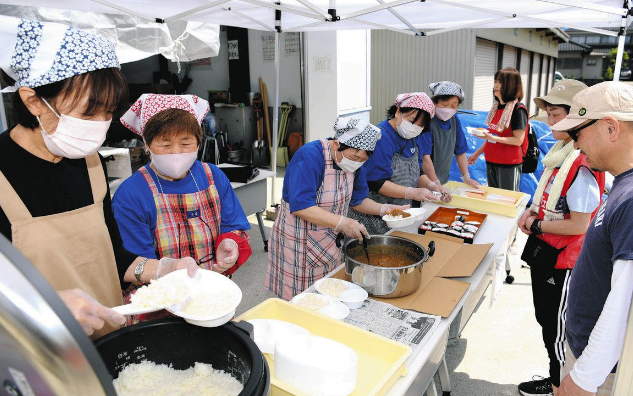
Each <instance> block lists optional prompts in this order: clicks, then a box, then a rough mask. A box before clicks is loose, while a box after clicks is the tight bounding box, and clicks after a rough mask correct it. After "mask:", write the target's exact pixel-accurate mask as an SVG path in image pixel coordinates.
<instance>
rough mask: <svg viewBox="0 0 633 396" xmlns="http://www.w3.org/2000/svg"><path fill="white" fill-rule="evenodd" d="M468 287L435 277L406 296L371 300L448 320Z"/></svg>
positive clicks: (464, 283) (467, 285)
mask: <svg viewBox="0 0 633 396" xmlns="http://www.w3.org/2000/svg"><path fill="white" fill-rule="evenodd" d="M469 286H470V283H468V282H462V281H456V280H453V279H445V278H438V277H435V278H433V279H432V280H431V281H430V282H429V283H428V284H427V285H426V287H424V288H420V289H418V290H417V291H416V292H415V293H413V294H409V295H408V296H404V297H400V298H377V297H372V298H373V299H376V300H379V301H382V302H385V303H387V304H392V305H395V306H397V307H400V308H404V309H410V310H412V311H418V312H422V313H425V314H430V315H439V316H441V317H443V318H448V317H449V316H450V315H451V312H453V309H455V306H456V305H457V303H458V302H459V300H461V299H462V297H463V296H464V293H466V290H468V287H469Z"/></svg>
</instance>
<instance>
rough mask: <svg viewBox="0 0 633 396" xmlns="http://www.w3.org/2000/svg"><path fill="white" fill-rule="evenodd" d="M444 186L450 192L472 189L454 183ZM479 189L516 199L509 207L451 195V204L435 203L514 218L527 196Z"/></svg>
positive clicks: (494, 189)
mask: <svg viewBox="0 0 633 396" xmlns="http://www.w3.org/2000/svg"><path fill="white" fill-rule="evenodd" d="M444 186H445V187H446V188H448V189H449V190H451V191H452V190H454V189H456V188H458V187H467V188H472V186H470V185H468V184H465V183H460V182H456V181H449V182H447V183H446V184H444ZM480 189H482V190H485V191H488V192H490V193H493V194H499V195H504V196H506V197H511V198H514V199H516V201H515V202H514V204H513V205H509V204H502V203H499V202H493V201H486V200H483V199H477V198H470V197H462V196H457V195H453V196H452V199H451V202H449V203H445V202H440V201H437V202H438V203H439V204H440V205H450V206H457V207H459V208H464V209H471V210H475V211H478V212H484V213H494V214H498V215H502V216H508V217H514V216H516V215H517V213H518V211H519V210H520V209H521V208H523V205H524V199H525V197H526V196H527V194H525V193H522V192H519V191H511V190H504V189H501V188H494V187H485V186H481V187H480Z"/></svg>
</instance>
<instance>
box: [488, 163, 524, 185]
mask: <svg viewBox="0 0 633 396" xmlns="http://www.w3.org/2000/svg"><path fill="white" fill-rule="evenodd" d="M522 167H523V165H522V164H518V165H509V166H499V165H496V164H492V163H489V162H487V163H486V176H487V177H488V186H490V187H495V188H503V189H505V190H512V191H519V188H520V186H521V168H522Z"/></svg>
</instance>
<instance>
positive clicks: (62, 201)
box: [0, 16, 196, 337]
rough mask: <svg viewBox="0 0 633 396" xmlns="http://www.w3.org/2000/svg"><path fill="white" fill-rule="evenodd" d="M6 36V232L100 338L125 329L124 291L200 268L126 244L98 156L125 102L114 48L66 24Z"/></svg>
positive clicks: (32, 26)
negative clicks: (9, 92) (10, 119)
mask: <svg viewBox="0 0 633 396" xmlns="http://www.w3.org/2000/svg"><path fill="white" fill-rule="evenodd" d="M0 38H1V39H2V42H3V43H5V44H6V48H14V51H2V52H1V53H0V68H1V69H2V71H3V79H4V80H5V81H6V82H7V84H8V85H13V88H15V89H16V90H17V92H16V93H14V94H13V97H12V98H11V100H12V110H13V116H14V119H15V120H16V121H17V125H15V126H14V127H13V128H11V129H9V130H8V131H6V132H5V133H3V134H0V232H1V233H2V234H3V235H4V236H5V237H7V238H8V239H10V240H11V241H12V242H13V244H14V245H15V246H16V247H17V248H18V249H19V250H20V251H21V252H22V253H23V254H24V255H25V256H26V257H27V258H28V259H29V260H30V261H31V262H32V263H33V264H34V265H35V267H36V268H37V269H38V270H39V271H40V272H41V273H42V275H43V276H44V277H45V278H46V280H47V281H48V282H49V283H50V284H51V285H52V286H53V288H55V290H57V291H58V293H59V295H60V297H61V298H62V300H63V301H64V303H65V304H66V305H67V306H68V308H69V309H70V311H71V313H72V314H73V315H74V316H75V318H76V319H77V321H78V322H79V323H80V324H81V325H82V327H83V329H84V331H85V332H86V334H88V335H93V337H97V336H100V335H103V334H105V333H107V332H109V331H112V330H114V329H115V328H116V327H117V326H119V325H121V324H123V323H124V322H125V318H124V317H123V316H121V315H119V314H118V313H116V312H115V311H113V310H111V309H109V308H106V307H112V306H116V305H120V304H121V303H122V302H123V300H122V298H121V288H122V287H127V285H128V283H129V282H132V281H134V280H135V279H137V278H138V277H140V279H142V280H145V281H149V279H152V278H155V277H158V276H162V275H164V274H166V273H168V272H170V271H172V270H174V269H177V268H189V270H190V271H189V272H190V275H193V274H194V273H195V270H196V266H195V265H194V263H193V262H192V260H179V261H177V262H174V263H169V264H168V265H161V264H160V263H159V262H158V261H157V260H148V258H147V257H139V256H137V255H134V254H132V253H130V252H128V251H126V250H125V249H124V248H123V246H122V243H121V237H120V234H119V230H118V228H117V225H116V221H115V220H114V216H113V214H112V207H111V201H110V194H109V189H108V183H107V178H106V169H105V164H104V163H103V161H102V159H100V157H99V154H98V153H97V150H98V149H99V147H100V146H101V144H102V143H103V141H104V140H105V137H106V132H107V130H108V127H109V125H110V121H111V119H112V115H113V113H115V112H117V111H118V110H119V109H122V108H123V106H124V105H125V102H126V101H127V95H128V94H127V85H126V83H125V80H124V78H123V75H122V74H121V72H120V70H119V62H118V60H117V57H116V54H115V51H114V46H113V45H112V44H111V43H110V42H108V41H106V40H103V39H101V38H99V37H97V36H94V35H91V34H87V33H85V32H83V31H81V30H78V29H75V28H71V27H68V26H65V25H61V24H56V23H41V22H36V21H29V20H24V19H15V18H10V17H4V16H0ZM138 268H141V269H143V268H144V269H145V270H144V271H140V272H138V270H137V269H138ZM135 270H136V271H135ZM135 273H136V274H137V275H136V276H135Z"/></svg>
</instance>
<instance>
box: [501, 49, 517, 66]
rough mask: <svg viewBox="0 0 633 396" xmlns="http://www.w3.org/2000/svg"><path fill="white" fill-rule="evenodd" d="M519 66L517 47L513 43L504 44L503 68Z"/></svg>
mask: <svg viewBox="0 0 633 396" xmlns="http://www.w3.org/2000/svg"><path fill="white" fill-rule="evenodd" d="M506 67H512V68H515V69H516V67H517V49H516V47H513V46H511V45H504V46H503V60H502V61H501V68H502V69H505V68H506Z"/></svg>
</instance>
